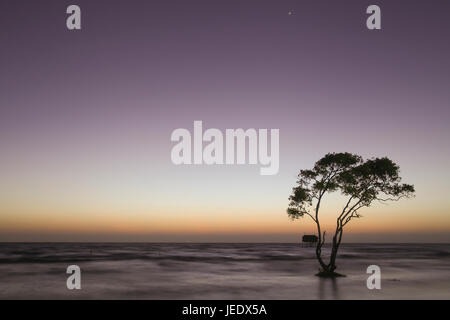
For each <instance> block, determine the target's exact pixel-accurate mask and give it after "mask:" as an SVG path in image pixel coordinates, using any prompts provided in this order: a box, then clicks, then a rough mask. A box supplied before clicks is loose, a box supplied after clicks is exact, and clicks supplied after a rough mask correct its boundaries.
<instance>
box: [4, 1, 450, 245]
mask: <svg viewBox="0 0 450 320" xmlns="http://www.w3.org/2000/svg"><path fill="white" fill-rule="evenodd" d="M70 4H78V5H79V6H80V7H81V10H82V30H81V31H68V30H67V29H66V21H65V20H66V17H67V15H66V13H65V11H66V7H67V6H68V5H70ZM370 4H378V5H379V6H380V7H381V10H382V30H377V31H369V30H368V29H367V28H366V18H367V16H368V15H367V14H366V13H365V11H366V8H367V6H368V5H370ZM289 12H293V13H294V14H288V13H289ZM449 13H450V2H449V1H437V0H434V1H425V0H423V1H376V2H369V1H347V0H346V1H331V0H329V1H317V0H315V1H278V0H277V1H275V0H272V1H248V0H247V1H236V0H227V1H224V0H217V1H212V0H208V1H198V0H183V1H181V0H179V1H170V0H169V1H167V0H164V1H162V0H161V1H137V0H132V1H124V0H120V1H118V0H115V1H99V0H96V1H81V0H76V1H61V0H58V1H56V0H55V1H48V0H42V1H22V0H17V1H6V0H0V43H1V47H0V64H1V67H0V90H1V91H0V150H1V151H0V241H176V242H179V241H211V242H215V241H230V242H235V241H238V242H246V241H258V242H259V241H282V242H295V241H299V238H300V236H301V235H303V234H304V233H314V232H315V227H314V225H313V223H312V222H311V221H310V220H308V219H307V218H305V219H303V220H299V221H295V222H292V221H290V220H289V218H288V216H287V214H286V208H287V205H288V196H289V194H290V192H291V188H292V187H293V186H294V184H295V181H296V175H297V173H298V171H299V170H300V169H305V168H310V167H312V166H313V164H314V162H315V161H316V160H318V159H319V158H320V157H322V156H323V155H324V154H326V153H328V152H344V151H347V152H353V153H357V154H360V155H362V156H363V157H365V158H368V157H374V156H378V157H380V156H388V157H389V158H391V159H392V160H393V161H395V162H396V163H398V164H399V165H400V167H401V175H402V177H403V181H404V182H405V183H411V184H414V185H415V188H416V197H415V198H414V199H409V200H402V201H400V202H395V203H392V204H389V205H385V204H375V205H374V206H373V207H371V208H369V209H365V210H363V211H361V214H362V215H363V216H364V217H363V218H362V219H359V220H354V221H352V222H351V223H350V224H349V225H348V228H347V230H346V231H345V233H344V242H450V196H449V195H448V191H449V187H448V184H449V181H450V173H449V164H450V151H449V149H450V148H449V145H450V143H449V141H450V128H449V121H450V40H449V39H450V22H449V18H448V15H449ZM194 120H202V121H203V126H204V128H205V129H206V128H218V129H221V130H225V129H226V128H244V129H247V128H268V129H270V128H278V129H280V170H279V173H278V174H277V175H274V176H261V175H259V165H257V166H255V165H240V166H237V165H236V166H206V165H203V166H194V165H192V166H175V165H174V164H172V162H171V159H170V151H171V148H172V146H173V145H174V143H172V142H171V141H170V135H171V133H172V131H173V130H174V129H176V128H187V129H189V130H191V131H192V126H193V121H194ZM326 200H327V202H326V205H325V206H324V207H323V213H322V221H323V224H324V225H325V226H326V227H327V228H328V229H329V230H330V231H329V232H331V231H332V228H333V226H334V223H335V222H334V221H335V216H336V212H337V211H338V210H339V209H341V208H342V205H343V204H342V199H341V198H340V197H339V196H338V195H331V196H330V197H329V198H327V199H326Z"/></svg>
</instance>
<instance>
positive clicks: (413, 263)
mask: <svg viewBox="0 0 450 320" xmlns="http://www.w3.org/2000/svg"><path fill="white" fill-rule="evenodd" d="M325 254H327V250H325ZM71 264H76V265H78V266H80V268H81V271H82V275H81V286H82V289H81V290H68V289H67V287H66V279H67V277H68V275H67V274H66V268H67V266H69V265H71ZM372 264H376V265H378V266H380V268H381V273H382V283H381V286H382V288H381V290H369V289H367V286H366V280H367V277H368V276H369V274H367V273H366V269H367V267H368V266H369V265H372ZM337 265H338V270H337V271H338V272H340V273H343V274H345V275H347V277H345V278H338V279H335V280H332V279H321V278H318V277H315V276H314V274H315V273H316V272H317V270H318V264H317V261H316V260H315V256H314V248H302V247H301V246H300V245H299V244H278V243H268V244H266V243H264V244H263V243H261V244H234V243H233V244H231V243H209V244H186V243H179V244H177V243H173V244H167V243H0V299H405V298H409V299H450V245H449V244H347V245H343V246H342V248H341V251H340V255H339V257H338V260H337Z"/></svg>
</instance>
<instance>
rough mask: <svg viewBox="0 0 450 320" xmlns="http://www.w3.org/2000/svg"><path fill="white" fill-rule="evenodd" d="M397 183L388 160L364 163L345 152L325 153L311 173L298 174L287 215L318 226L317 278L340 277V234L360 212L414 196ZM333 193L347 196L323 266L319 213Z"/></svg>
mask: <svg viewBox="0 0 450 320" xmlns="http://www.w3.org/2000/svg"><path fill="white" fill-rule="evenodd" d="M400 181H401V178H400V176H399V166H398V165H396V164H395V163H394V162H392V161H391V160H390V159H388V158H386V157H385V158H374V159H369V160H366V161H363V159H362V157H360V156H358V155H354V154H351V153H347V152H345V153H328V154H326V155H325V156H324V157H323V158H322V159H320V160H319V161H317V162H316V163H315V165H314V168H313V169H312V170H301V171H300V173H299V175H298V180H297V186H296V187H294V188H293V189H292V194H291V196H290V197H289V200H290V202H289V207H288V209H287V213H288V215H289V216H290V217H291V218H292V219H298V218H301V217H303V216H305V215H306V216H309V217H310V218H311V219H312V220H313V221H314V222H315V223H316V225H317V233H318V238H319V240H318V242H317V245H316V257H317V260H318V261H319V264H320V267H321V269H320V272H319V273H318V274H317V275H318V276H327V277H334V276H339V274H338V273H336V272H335V270H336V257H337V253H338V250H339V246H340V244H341V241H342V233H343V230H344V227H345V226H346V225H347V224H348V223H349V222H350V221H351V220H352V219H353V218H360V217H361V215H360V214H359V210H360V209H361V208H363V207H369V206H370V205H371V204H372V203H373V202H374V201H383V202H384V201H391V200H392V201H397V200H399V199H401V198H403V197H410V196H411V195H413V193H414V186H412V185H409V184H401V183H400ZM333 191H340V192H341V193H342V194H343V195H344V196H346V202H345V205H344V207H343V209H342V211H340V212H339V216H338V217H337V219H336V230H335V234H334V236H333V239H332V247H331V256H330V260H329V262H328V263H326V262H325V261H324V259H323V258H322V247H323V245H324V243H325V231H323V232H322V230H321V227H320V221H319V212H320V205H321V202H322V201H323V198H324V195H325V194H326V193H329V192H333Z"/></svg>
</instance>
